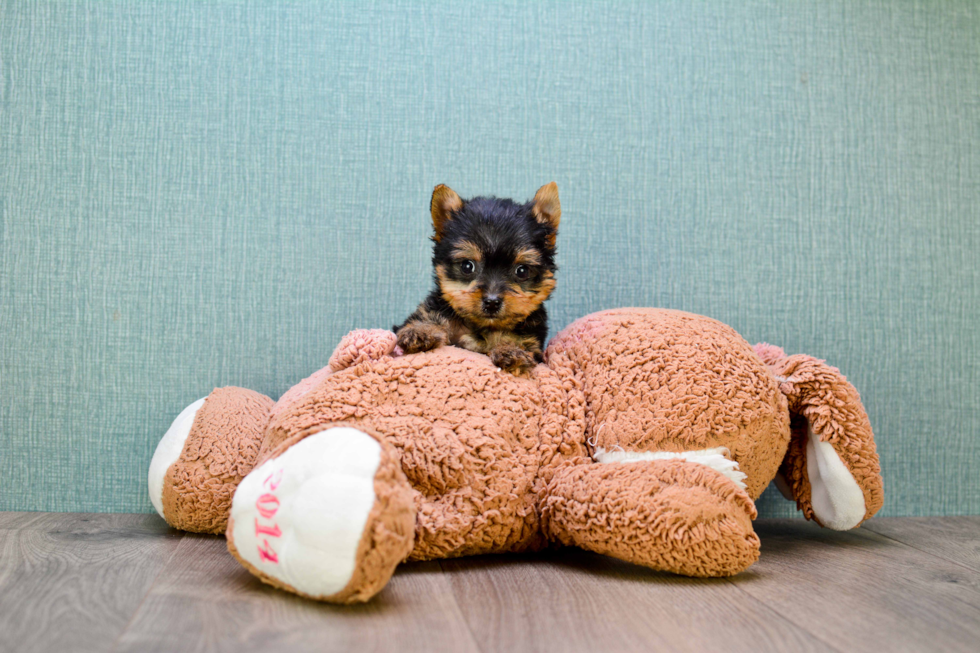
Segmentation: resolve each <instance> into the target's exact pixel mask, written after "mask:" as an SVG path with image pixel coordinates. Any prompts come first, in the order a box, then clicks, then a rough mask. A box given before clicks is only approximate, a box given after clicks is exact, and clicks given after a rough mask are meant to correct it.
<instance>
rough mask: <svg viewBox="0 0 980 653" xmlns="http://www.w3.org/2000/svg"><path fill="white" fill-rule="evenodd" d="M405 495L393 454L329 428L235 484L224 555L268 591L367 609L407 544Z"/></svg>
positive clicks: (410, 538) (410, 520)
mask: <svg viewBox="0 0 980 653" xmlns="http://www.w3.org/2000/svg"><path fill="white" fill-rule="evenodd" d="M414 524H415V509H414V502H413V496H412V490H411V488H410V486H409V485H408V482H407V480H405V477H404V475H403V474H402V472H401V468H400V466H399V465H398V464H397V459H396V458H395V456H394V454H393V452H392V451H391V449H390V448H389V447H388V446H386V445H383V444H382V443H381V442H380V441H379V440H377V439H375V438H374V437H372V436H371V435H368V434H367V433H365V432H363V431H361V430H358V429H356V428H352V427H349V426H335V427H332V428H328V429H326V430H324V431H321V432H319V433H316V434H314V435H311V436H309V437H307V438H305V439H303V440H301V441H299V442H298V443H296V444H294V445H292V446H291V447H289V448H287V449H286V450H285V451H284V452H283V453H282V454H280V455H278V456H277V457H275V458H272V459H271V460H268V461H267V462H265V463H264V464H262V465H261V466H259V467H258V468H256V469H255V470H253V471H252V473H251V474H249V475H248V476H246V477H245V479H244V480H243V481H242V483H241V484H240V485H239V487H238V490H237V492H236V493H235V497H234V500H233V504H232V510H231V520H230V521H229V524H228V548H229V549H230V550H231V552H232V553H233V554H234V555H235V556H236V557H237V558H238V559H239V560H240V561H241V562H242V563H243V564H244V565H245V567H246V568H248V569H249V570H250V571H252V572H253V573H255V574H256V575H258V576H259V577H260V578H261V579H262V580H264V581H266V582H267V583H269V584H271V585H274V586H276V587H280V588H283V589H287V590H289V591H293V592H296V593H298V594H303V595H306V596H309V597H312V598H317V599H322V600H327V601H334V602H345V603H346V602H353V601H365V600H367V599H369V598H370V597H371V596H373V595H374V594H375V593H377V592H378V591H379V590H380V589H381V588H382V587H383V586H384V584H385V583H386V582H387V580H388V578H390V576H391V574H392V573H393V571H394V569H395V567H396V566H397V564H398V563H399V562H401V561H402V560H404V559H405V558H406V557H407V556H408V554H409V552H410V551H411V548H412V545H413V542H414Z"/></svg>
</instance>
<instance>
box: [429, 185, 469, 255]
mask: <svg viewBox="0 0 980 653" xmlns="http://www.w3.org/2000/svg"><path fill="white" fill-rule="evenodd" d="M462 208H463V200H461V199H460V198H459V195H457V194H456V191H454V190H453V189H452V188H450V187H449V186H447V185H445V184H439V185H438V186H436V187H435V189H434V190H433V191H432V201H431V202H430V203H429V211H430V212H431V213H432V226H433V227H434V228H435V230H436V233H435V235H434V236H433V238H434V239H435V241H436V242H439V241H440V240H442V235H443V233H444V232H445V229H446V224H447V223H448V222H449V221H450V220H452V218H453V213H456V212H457V211H459V210H460V209H462Z"/></svg>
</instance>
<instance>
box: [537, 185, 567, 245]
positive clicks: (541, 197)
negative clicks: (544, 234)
mask: <svg viewBox="0 0 980 653" xmlns="http://www.w3.org/2000/svg"><path fill="white" fill-rule="evenodd" d="M531 210H532V211H533V213H534V219H535V220H537V221H538V222H539V223H541V224H543V225H545V226H546V227H550V228H551V233H550V234H549V235H548V247H550V248H552V249H554V247H555V236H556V235H557V234H558V223H559V222H561V203H560V202H559V201H558V184H556V183H555V182H551V183H550V184H545V185H544V186H542V187H541V188H539V189H538V192H537V193H535V194H534V207H533V208H532V209H531Z"/></svg>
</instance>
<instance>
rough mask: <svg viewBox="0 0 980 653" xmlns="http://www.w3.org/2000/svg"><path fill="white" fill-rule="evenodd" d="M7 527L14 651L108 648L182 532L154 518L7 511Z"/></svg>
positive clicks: (5, 589)
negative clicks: (15, 513)
mask: <svg viewBox="0 0 980 653" xmlns="http://www.w3.org/2000/svg"><path fill="white" fill-rule="evenodd" d="M2 523H3V524H5V527H4V528H0V633H2V634H3V636H2V641H0V644H2V646H0V648H2V649H3V650H9V651H55V650H58V651H107V650H109V648H110V647H111V645H112V642H113V640H114V639H115V638H116V637H117V636H118V635H119V633H120V632H122V630H123V628H124V627H125V625H126V623H127V622H128V621H129V618H130V616H132V614H133V613H134V612H135V611H136V608H137V606H138V605H139V602H140V600H141V599H142V598H143V596H144V595H145V594H146V592H147V590H148V589H149V587H150V585H151V584H152V583H153V580H154V579H155V578H156V576H157V574H158V573H160V571H161V570H162V569H163V567H164V566H165V564H166V562H167V560H168V559H169V558H170V556H171V554H172V553H173V552H174V551H175V549H176V548H177V544H178V542H179V541H180V539H181V537H182V535H183V534H182V533H179V532H178V531H174V530H171V529H170V528H169V527H167V525H166V524H165V523H163V521H162V520H161V519H160V518H159V517H157V516H156V515H86V514H56V513H21V516H20V517H17V516H12V515H11V514H10V513H7V514H5V515H4V516H3V521H2ZM17 524H20V525H19V526H17ZM12 525H13V526H12Z"/></svg>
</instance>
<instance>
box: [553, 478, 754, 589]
mask: <svg viewBox="0 0 980 653" xmlns="http://www.w3.org/2000/svg"><path fill="white" fill-rule="evenodd" d="M548 494H549V496H548V498H547V499H545V504H544V520H545V524H546V527H547V530H548V533H549V535H550V536H551V537H552V538H553V539H555V540H557V541H559V542H561V543H562V544H569V545H575V546H579V547H582V548H583V549H588V550H590V551H595V552H596V553H602V554H605V555H610V556H613V557H616V558H619V559H621V560H627V561H629V562H633V563H635V564H639V565H643V566H645V567H650V568H652V569H658V570H661V571H672V572H674V573H678V574H684V575H687V576H731V575H733V574H737V573H738V572H740V571H742V570H744V569H746V568H747V567H748V566H749V565H751V564H752V563H753V562H755V561H756V560H757V559H758V557H759V538H758V537H757V536H756V534H755V533H754V532H753V531H752V520H753V519H754V518H755V517H756V510H755V505H754V504H753V503H752V500H751V499H749V497H748V495H747V494H746V493H745V492H744V491H743V490H741V489H740V488H738V487H736V486H735V485H734V484H733V483H732V482H731V481H730V480H728V479H727V478H725V477H724V476H722V475H721V474H720V473H718V472H716V471H714V470H712V469H709V468H707V467H704V466H703V465H693V464H690V463H684V462H681V461H678V460H656V461H648V462H636V463H614V464H609V465H569V466H566V467H564V468H562V470H561V472H560V473H558V474H557V475H556V476H555V479H554V480H553V481H552V483H551V485H550V487H549V493H548Z"/></svg>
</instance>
